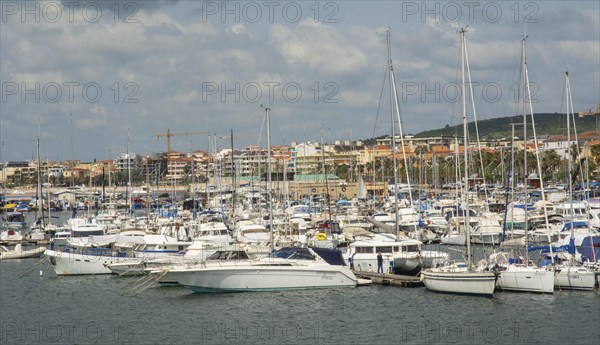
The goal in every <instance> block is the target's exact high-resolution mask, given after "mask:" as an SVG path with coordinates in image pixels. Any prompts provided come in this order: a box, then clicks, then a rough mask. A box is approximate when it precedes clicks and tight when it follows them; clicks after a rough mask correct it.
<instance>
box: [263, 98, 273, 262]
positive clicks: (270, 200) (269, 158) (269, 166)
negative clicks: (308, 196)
mask: <svg viewBox="0 0 600 345" xmlns="http://www.w3.org/2000/svg"><path fill="white" fill-rule="evenodd" d="M265 112H266V115H265V116H266V121H267V201H268V202H269V230H270V233H271V251H274V250H275V241H274V233H273V232H274V230H275V229H273V200H272V194H271V189H272V188H271V187H272V185H271V108H265Z"/></svg>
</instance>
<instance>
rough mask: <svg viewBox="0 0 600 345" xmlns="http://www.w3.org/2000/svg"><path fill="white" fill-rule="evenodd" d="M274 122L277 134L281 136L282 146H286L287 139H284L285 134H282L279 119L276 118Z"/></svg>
mask: <svg viewBox="0 0 600 345" xmlns="http://www.w3.org/2000/svg"><path fill="white" fill-rule="evenodd" d="M272 120H273V121H274V122H275V127H276V128H277V132H278V133H279V135H280V136H281V144H282V145H285V143H286V141H285V138H284V137H283V133H282V132H281V128H280V127H279V123H278V122H277V119H276V118H275V119H272Z"/></svg>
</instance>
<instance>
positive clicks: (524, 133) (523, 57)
mask: <svg viewBox="0 0 600 345" xmlns="http://www.w3.org/2000/svg"><path fill="white" fill-rule="evenodd" d="M526 39H527V36H525V37H523V39H522V40H521V61H522V69H523V70H522V72H523V73H522V74H523V83H524V84H525V85H526V84H527V78H526V77H525V75H526V71H527V58H526V54H525V40H526ZM527 101H529V102H531V100H530V99H529V100H528V99H527V96H524V97H523V103H526V102H527ZM523 179H524V180H525V183H524V185H525V200H524V205H523V208H524V209H525V237H524V240H525V263H526V264H527V265H528V263H529V251H528V250H527V243H528V241H527V236H528V235H527V227H528V226H527V222H528V221H527V194H528V191H527V110H526V109H525V104H523ZM544 208H545V205H544Z"/></svg>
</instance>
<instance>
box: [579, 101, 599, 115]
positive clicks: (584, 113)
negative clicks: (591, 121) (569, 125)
mask: <svg viewBox="0 0 600 345" xmlns="http://www.w3.org/2000/svg"><path fill="white" fill-rule="evenodd" d="M587 115H595V116H599V115H600V103H598V105H597V106H596V110H595V111H592V109H590V110H589V111H585V112H584V111H582V112H579V116H580V117H581V116H587Z"/></svg>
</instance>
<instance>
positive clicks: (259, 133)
mask: <svg viewBox="0 0 600 345" xmlns="http://www.w3.org/2000/svg"><path fill="white" fill-rule="evenodd" d="M266 120H267V115H264V116H263V120H262V124H261V125H260V131H259V132H258V142H257V143H256V146H260V141H261V139H262V132H263V129H264V128H265V121H266Z"/></svg>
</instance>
